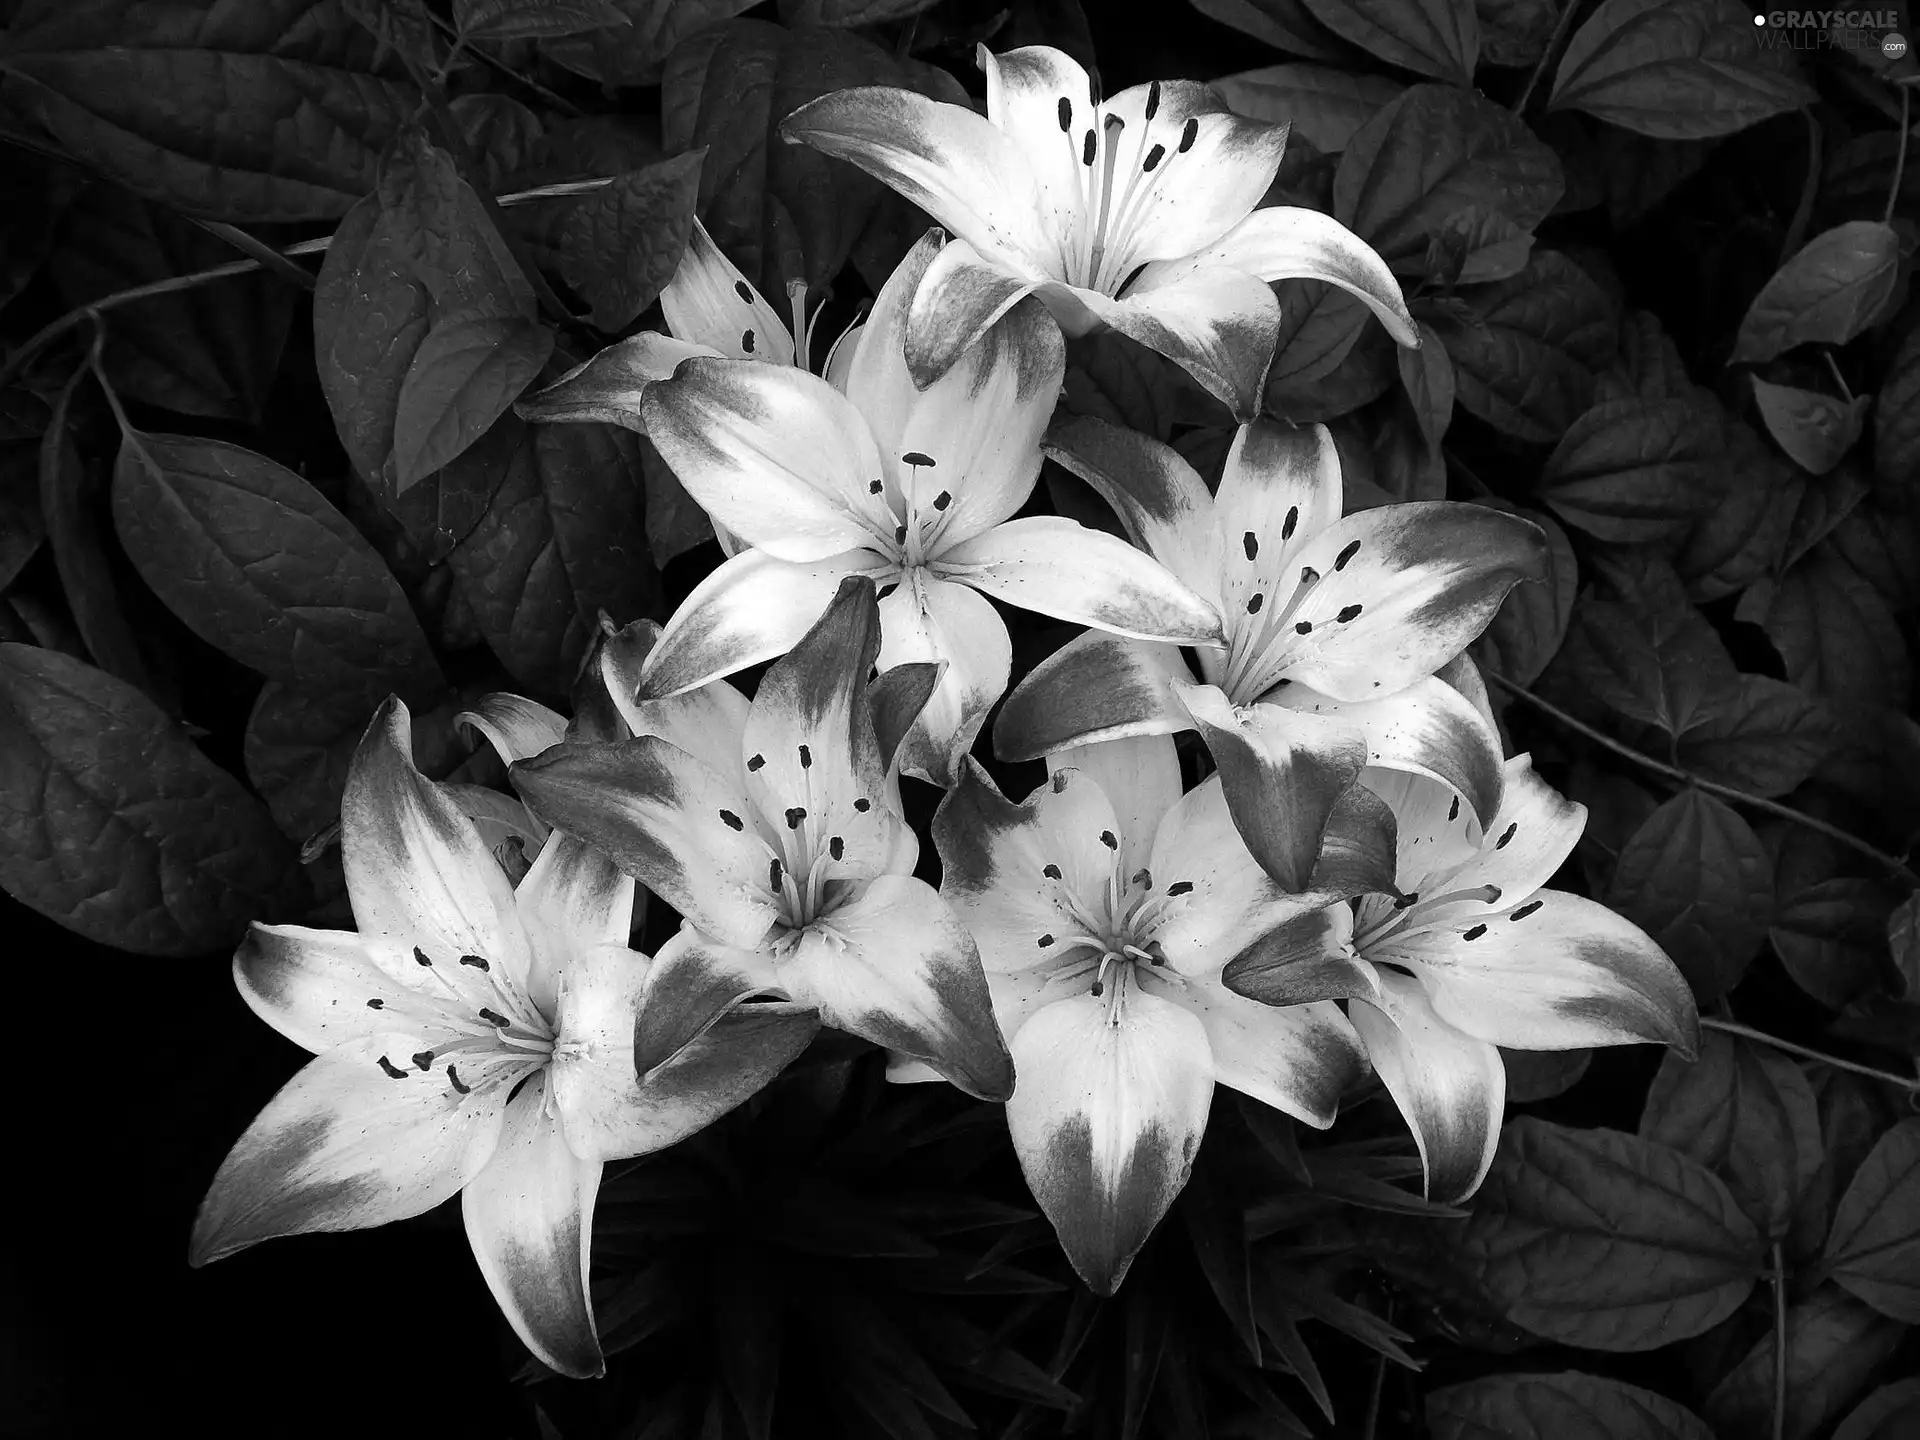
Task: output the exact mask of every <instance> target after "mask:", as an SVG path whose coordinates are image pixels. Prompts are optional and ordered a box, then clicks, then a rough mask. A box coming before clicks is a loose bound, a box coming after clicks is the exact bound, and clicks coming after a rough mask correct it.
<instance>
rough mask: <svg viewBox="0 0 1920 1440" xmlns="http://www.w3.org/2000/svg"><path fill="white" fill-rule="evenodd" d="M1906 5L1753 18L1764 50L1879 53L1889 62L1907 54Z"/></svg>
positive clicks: (1789, 12)
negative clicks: (1864, 51)
mask: <svg viewBox="0 0 1920 1440" xmlns="http://www.w3.org/2000/svg"><path fill="white" fill-rule="evenodd" d="M1906 9H1907V7H1906V6H1905V5H1883V6H1880V7H1878V8H1876V9H1872V10H1769V11H1767V12H1766V13H1765V14H1760V15H1755V16H1754V17H1753V25H1754V38H1755V40H1756V41H1757V42H1758V43H1759V45H1760V48H1761V49H1763V50H1878V51H1879V52H1880V53H1881V54H1882V55H1884V56H1885V57H1886V58H1887V59H1889V60H1900V59H1904V58H1905V56H1906V53H1907V40H1906V35H1907V24H1906V16H1905V14H1904V12H1905V10H1906Z"/></svg>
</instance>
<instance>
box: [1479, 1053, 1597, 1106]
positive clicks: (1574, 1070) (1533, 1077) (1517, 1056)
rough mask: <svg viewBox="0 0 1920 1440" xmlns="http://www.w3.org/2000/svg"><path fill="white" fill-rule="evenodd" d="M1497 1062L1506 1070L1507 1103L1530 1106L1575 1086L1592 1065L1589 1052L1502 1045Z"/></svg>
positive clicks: (1591, 1054)
mask: <svg viewBox="0 0 1920 1440" xmlns="http://www.w3.org/2000/svg"><path fill="white" fill-rule="evenodd" d="M1500 1061H1501V1064H1502V1065H1504V1066H1505V1067H1506V1071H1507V1103H1508V1104H1509V1105H1530V1104H1532V1103H1533V1102H1534V1101H1536V1100H1551V1099H1552V1098H1553V1097H1554V1096H1556V1095H1564V1094H1565V1093H1566V1092H1567V1091H1569V1090H1571V1089H1572V1088H1573V1087H1574V1086H1575V1085H1578V1084H1579V1083H1580V1078H1581V1077H1582V1076H1583V1075H1585V1074H1586V1073H1587V1070H1588V1067H1590V1066H1591V1065H1592V1064H1593V1051H1591V1050H1507V1049H1504V1048H1503V1049H1502V1050H1501V1051H1500Z"/></svg>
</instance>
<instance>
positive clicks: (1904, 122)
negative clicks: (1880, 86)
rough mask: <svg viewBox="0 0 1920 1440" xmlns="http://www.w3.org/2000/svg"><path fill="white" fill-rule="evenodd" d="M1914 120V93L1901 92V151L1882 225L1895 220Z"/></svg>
mask: <svg viewBox="0 0 1920 1440" xmlns="http://www.w3.org/2000/svg"><path fill="white" fill-rule="evenodd" d="M1912 119H1913V91H1911V90H1902V91H1901V92H1900V149H1899V151H1898V153H1896V154H1895V155H1894V157H1893V186H1892V188H1891V189H1889V190H1888V191H1887V209H1886V213H1885V214H1883V215H1882V216H1881V217H1880V223H1881V224H1882V225H1886V224H1890V223H1891V222H1892V220H1893V205H1894V202H1895V201H1896V200H1898V199H1899V198H1900V180H1901V177H1902V176H1903V175H1904V174H1905V172H1906V168H1907V126H1908V124H1909V123H1910V122H1911V121H1912Z"/></svg>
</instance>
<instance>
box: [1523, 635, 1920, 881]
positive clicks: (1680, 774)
mask: <svg viewBox="0 0 1920 1440" xmlns="http://www.w3.org/2000/svg"><path fill="white" fill-rule="evenodd" d="M1487 679H1488V680H1489V681H1490V682H1491V683H1492V684H1493V685H1494V687H1495V688H1496V689H1499V690H1504V691H1505V692H1506V693H1507V694H1509V695H1511V696H1513V697H1514V698H1515V699H1517V700H1524V701H1526V702H1527V703H1528V704H1529V705H1531V706H1533V708H1534V709H1536V710H1538V711H1540V712H1541V713H1542V714H1543V715H1549V716H1551V717H1553V719H1555V720H1557V721H1559V722H1560V723H1561V724H1562V725H1564V726H1566V727H1567V729H1569V730H1572V731H1573V732H1575V733H1576V734H1579V735H1584V736H1586V738H1587V739H1589V740H1591V741H1593V743H1594V744H1596V745H1599V746H1602V747H1603V748H1605V749H1608V750H1611V751H1612V752H1613V753H1614V754H1616V755H1619V756H1621V757H1623V758H1625V759H1628V760H1631V761H1633V762H1634V763H1635V764H1636V765H1639V766H1641V767H1642V768H1643V769H1646V770H1651V771H1652V772H1653V773H1654V774H1656V775H1664V776H1665V777H1666V778H1667V779H1669V780H1672V781H1675V782H1677V783H1679V784H1682V785H1691V786H1693V787H1694V788H1695V789H1697V790H1704V791H1706V793H1707V794H1709V795H1717V796H1719V797H1720V798H1721V799H1722V800H1727V801H1730V802H1732V803H1733V804H1736V805H1750V806H1752V807H1753V808H1754V809H1755V810H1761V811H1764V812H1766V813H1767V814H1769V815H1775V816H1778V817H1779V818H1780V819H1782V820H1791V821H1792V822H1793V823H1794V824H1796V825H1801V826H1804V827H1806V828H1807V829H1809V830H1816V831H1818V832H1819V833H1820V834H1822V835H1825V836H1826V837H1827V838H1828V839H1829V840H1832V841H1835V842H1836V843H1838V844H1841V845H1844V846H1846V847H1847V848H1848V849H1849V850H1853V851H1855V852H1857V853H1858V854H1861V855H1864V856H1866V857H1867V858H1868V859H1869V860H1872V861H1873V862H1874V863H1875V864H1877V865H1880V866H1883V867H1884V868H1885V869H1886V870H1887V871H1888V872H1889V873H1891V874H1894V875H1898V876H1899V877H1900V878H1901V879H1902V880H1905V881H1907V882H1908V883H1909V884H1911V885H1914V886H1916V887H1920V873H1916V872H1915V871H1914V870H1912V869H1910V868H1909V867H1908V865H1907V863H1906V862H1905V861H1904V860H1902V859H1900V858H1899V857H1898V856H1896V855H1889V854H1887V852H1886V851H1884V850H1878V849H1875V848H1874V847H1873V846H1872V845H1869V844H1868V843H1867V842H1866V841H1864V840H1862V839H1861V838H1860V837H1859V836H1858V835H1853V834H1849V833H1848V832H1847V831H1845V830H1842V829H1841V828H1840V827H1839V826H1837V825H1830V824H1828V823H1827V822H1826V821H1825V820H1821V819H1818V818H1816V817H1815V816H1812V815H1809V814H1807V813H1806V812H1805V811H1802V810H1795V809H1794V808H1793V807H1792V806H1791V805H1782V804H1781V803H1780V802H1779V801H1778V800H1768V799H1766V798H1765V797H1764V796H1760V795H1750V794H1748V793H1747V792H1746V791H1745V790H1736V789H1735V788H1734V787H1733V786H1731V785H1722V784H1719V783H1718V782H1716V781H1713V780H1703V779H1701V778H1700V777H1699V776H1698V775H1695V774H1694V773H1693V772H1692V771H1690V770H1683V769H1681V768H1680V767H1679V766H1678V765H1669V764H1667V763H1666V762H1665V761H1664V760H1655V759H1654V758H1653V757H1652V756H1651V755H1643V754H1641V753H1640V752H1639V751H1638V750H1636V749H1634V748H1633V747H1632V746H1631V745H1627V744H1624V743H1622V742H1621V741H1619V740H1616V739H1614V738H1613V737H1612V736H1611V735H1608V734H1606V733H1605V732H1604V731H1601V730H1596V729H1594V727H1593V726H1591V725H1589V724H1587V723H1586V722H1585V721H1584V720H1578V719H1575V718H1574V717H1573V716H1572V715H1569V714H1568V713H1567V712H1566V711H1564V710H1562V709H1561V708H1560V707H1559V706H1558V705H1555V704H1553V703H1552V702H1551V701H1547V700H1542V699H1541V698H1540V697H1539V696H1538V695H1536V694H1534V693H1533V692H1532V691H1531V690H1529V689H1527V688H1526V687H1525V686H1523V685H1516V684H1514V683H1513V681H1511V680H1509V679H1507V678H1506V676H1504V675H1498V674H1495V673H1493V672H1491V671H1488V672H1487Z"/></svg>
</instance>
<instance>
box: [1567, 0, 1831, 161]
mask: <svg viewBox="0 0 1920 1440" xmlns="http://www.w3.org/2000/svg"><path fill="white" fill-rule="evenodd" d="M1753 31H1754V25H1753V12H1752V11H1750V10H1749V9H1748V8H1747V7H1746V6H1745V5H1741V4H1738V3H1736V0H1604V3H1603V4H1602V5H1601V6H1600V7H1599V8H1598V9H1597V10H1595V11H1594V12H1593V14H1592V15H1590V16H1588V17H1587V19H1586V21H1585V22H1584V23H1583V24H1582V25H1581V26H1580V28H1579V29H1578V30H1576V31H1575V32H1574V35H1573V39H1572V41H1571V42H1569V43H1568V45H1567V50H1566V54H1565V55H1563V56H1562V57H1561V59H1560V67H1559V70H1558V71H1557V72H1556V74H1555V77H1554V82H1553V96H1552V100H1551V102H1550V108H1551V109H1554V110H1584V111H1586V112H1587V113H1588V114H1589V115H1595V116H1598V117H1599V118H1600V119H1602V120H1606V121H1608V122H1610V123H1612V124H1615V125H1619V126H1622V127H1624V128H1626V129H1628V130H1633V131H1637V132H1638V133H1640V134H1642V135H1652V136H1655V137H1657V138H1659V139H1663V140H1694V139H1700V138H1703V137H1706V136H1710V135H1731V134H1733V133H1734V131H1736V130H1744V129H1746V128H1747V126H1749V125H1755V124H1758V123H1759V122H1760V121H1762V120H1765V119H1766V118H1767V117H1768V116H1771V115H1778V114H1779V113H1781V112H1782V111H1783V110H1793V109H1796V108H1798V107H1799V106H1801V105H1806V104H1809V103H1811V102H1812V100H1813V98H1814V94H1813V88H1812V87H1811V86H1810V85H1808V84H1807V83H1806V82H1805V81H1804V80H1802V79H1801V78H1800V75H1799V70H1798V67H1797V66H1796V65H1795V63H1794V56H1793V52H1792V51H1791V50H1789V49H1787V48H1786V46H1785V45H1784V44H1782V45H1780V46H1779V47H1777V48H1762V47H1761V46H1760V45H1759V44H1758V43H1756V41H1755V38H1754V33H1753Z"/></svg>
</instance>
